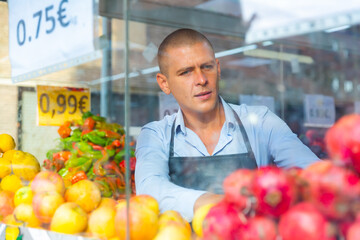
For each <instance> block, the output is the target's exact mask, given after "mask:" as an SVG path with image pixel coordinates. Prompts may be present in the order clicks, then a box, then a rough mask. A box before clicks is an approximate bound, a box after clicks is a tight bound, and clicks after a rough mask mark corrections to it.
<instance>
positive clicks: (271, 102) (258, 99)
mask: <svg viewBox="0 0 360 240" xmlns="http://www.w3.org/2000/svg"><path fill="white" fill-rule="evenodd" d="M239 100H240V103H241V104H246V105H249V106H266V107H268V108H269V109H270V111H272V112H274V113H275V99H274V97H271V96H260V95H242V94H241V95H240V96H239Z"/></svg>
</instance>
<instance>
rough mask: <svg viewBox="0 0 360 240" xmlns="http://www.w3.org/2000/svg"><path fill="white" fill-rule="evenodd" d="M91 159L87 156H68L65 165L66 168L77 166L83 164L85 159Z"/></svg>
mask: <svg viewBox="0 0 360 240" xmlns="http://www.w3.org/2000/svg"><path fill="white" fill-rule="evenodd" d="M89 160H90V161H91V159H89V158H88V157H84V156H82V157H78V158H77V157H73V158H70V159H69V160H67V161H66V163H65V167H66V168H70V167H78V166H81V165H83V164H85V163H86V162H87V161H89Z"/></svg>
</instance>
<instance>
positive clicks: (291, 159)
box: [260, 110, 319, 168]
mask: <svg viewBox="0 0 360 240" xmlns="http://www.w3.org/2000/svg"><path fill="white" fill-rule="evenodd" d="M263 119H264V120H263V122H262V124H261V126H260V128H261V130H260V131H263V132H264V133H265V138H263V139H264V140H267V141H268V142H267V144H266V145H265V146H268V150H267V151H268V155H270V157H271V158H272V159H273V160H274V162H275V164H276V165H277V166H279V167H283V168H289V167H300V168H306V167H307V166H309V165H310V164H312V163H314V162H316V161H319V158H318V157H317V156H316V155H315V154H314V153H313V152H312V151H311V150H310V149H309V148H308V147H307V146H306V145H304V144H303V143H302V142H301V141H300V139H299V138H298V137H297V136H296V134H294V133H293V132H292V131H291V129H290V128H289V127H288V125H287V124H286V123H285V122H284V121H283V120H282V119H281V118H279V117H278V116H277V115H276V114H274V113H273V112H271V111H270V110H267V111H266V113H265V115H264V118H263Z"/></svg>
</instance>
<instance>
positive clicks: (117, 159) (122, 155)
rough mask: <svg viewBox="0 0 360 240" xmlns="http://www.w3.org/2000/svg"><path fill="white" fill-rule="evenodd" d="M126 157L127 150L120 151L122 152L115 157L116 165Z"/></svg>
mask: <svg viewBox="0 0 360 240" xmlns="http://www.w3.org/2000/svg"><path fill="white" fill-rule="evenodd" d="M124 157H125V148H124V149H122V150H120V152H118V153H117V154H116V155H115V157H114V160H115V162H116V163H120V162H121V160H123V159H124Z"/></svg>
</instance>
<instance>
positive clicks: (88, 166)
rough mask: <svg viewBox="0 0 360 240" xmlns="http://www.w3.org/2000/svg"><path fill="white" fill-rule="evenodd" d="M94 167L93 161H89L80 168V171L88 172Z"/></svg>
mask: <svg viewBox="0 0 360 240" xmlns="http://www.w3.org/2000/svg"><path fill="white" fill-rule="evenodd" d="M92 165H93V161H92V159H89V160H88V161H86V162H85V163H83V164H82V165H80V166H79V170H80V171H81V170H82V171H84V172H87V171H88V170H89V169H90V167H91V166H92Z"/></svg>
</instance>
